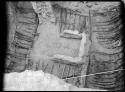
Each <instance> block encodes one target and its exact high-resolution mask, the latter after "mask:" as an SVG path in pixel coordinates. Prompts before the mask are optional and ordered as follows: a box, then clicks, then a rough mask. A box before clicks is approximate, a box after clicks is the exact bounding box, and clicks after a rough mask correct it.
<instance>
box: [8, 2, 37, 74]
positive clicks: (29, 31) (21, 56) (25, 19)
mask: <svg viewBox="0 0 125 92" xmlns="http://www.w3.org/2000/svg"><path fill="white" fill-rule="evenodd" d="M15 9H16V14H15V16H16V18H15V20H16V21H15V25H16V28H15V29H12V30H14V33H13V34H9V35H14V36H13V41H12V42H11V44H10V45H9V48H8V53H7V54H8V55H7V66H6V67H7V68H6V72H12V71H14V72H15V71H16V72H20V71H23V70H25V66H26V60H27V57H28V55H29V52H30V50H31V48H32V46H33V42H34V37H35V33H36V30H37V25H38V21H37V16H36V14H35V12H34V10H33V8H32V6H31V4H30V3H29V2H17V3H16V5H15ZM9 26H11V24H9ZM10 31H11V30H10Z"/></svg>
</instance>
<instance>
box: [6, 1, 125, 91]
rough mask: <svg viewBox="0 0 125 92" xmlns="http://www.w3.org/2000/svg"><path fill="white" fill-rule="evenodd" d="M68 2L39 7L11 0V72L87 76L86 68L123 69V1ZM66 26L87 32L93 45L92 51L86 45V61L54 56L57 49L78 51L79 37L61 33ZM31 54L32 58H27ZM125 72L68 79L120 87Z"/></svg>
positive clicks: (69, 52) (78, 83)
mask: <svg viewBox="0 0 125 92" xmlns="http://www.w3.org/2000/svg"><path fill="white" fill-rule="evenodd" d="M61 3H62V4H61ZM70 4H73V5H71V6H73V7H71V6H70V5H69V4H68V2H67V3H66V4H65V3H63V2H58V4H56V2H55V3H50V2H44V3H43V2H37V5H38V7H36V5H34V3H32V5H31V3H30V2H17V3H14V4H12V3H10V4H9V5H10V6H11V7H10V11H12V12H10V13H9V18H10V19H9V23H8V24H9V27H10V29H9V30H10V31H9V32H10V34H11V35H9V40H10V41H9V50H8V56H7V63H6V64H7V66H6V70H7V72H13V71H16V72H19V71H23V70H25V69H30V70H43V71H44V72H47V73H51V74H53V75H56V76H58V77H59V78H62V79H64V78H66V77H74V76H80V75H86V70H87V74H94V73H98V72H105V71H110V70H116V69H121V68H123V52H122V51H123V46H122V34H121V33H122V32H121V31H123V30H122V28H123V25H122V22H121V21H122V20H121V13H120V3H119V2H113V3H110V2H84V3H78V2H74V3H70ZM77 4H78V5H77ZM37 16H38V17H37ZM38 19H39V21H38ZM13 21H14V22H13ZM38 22H39V25H38ZM67 29H68V30H77V31H78V33H82V32H85V33H86V34H87V35H88V40H89V41H90V42H91V45H90V48H88V49H89V50H88V49H86V48H85V49H86V53H87V55H88V56H87V59H86V60H83V61H85V62H86V63H84V64H72V63H69V64H65V63H64V64H62V63H59V62H58V63H54V62H53V61H52V60H51V59H50V57H52V56H53V55H55V54H63V55H66V56H71V57H77V56H78V53H79V47H80V43H81V39H79V38H77V37H74V36H69V35H65V36H63V37H61V34H62V33H63V31H64V30H67ZM37 33H38V34H39V36H38V37H37ZM74 38H75V39H74ZM34 40H35V41H34ZM87 46H88V45H87ZM87 46H86V47H87ZM30 49H32V50H31V52H30ZM29 53H30V55H29ZM27 57H30V58H31V59H28V60H27ZM60 62H61V61H60ZM88 63H89V65H88ZM86 67H88V68H86ZM122 76H123V74H122V71H119V72H113V73H106V74H99V75H94V76H89V77H84V78H72V79H66V80H65V81H66V82H68V83H71V84H73V85H75V86H78V87H88V88H99V89H108V90H121V89H123V84H124V81H123V77H122Z"/></svg>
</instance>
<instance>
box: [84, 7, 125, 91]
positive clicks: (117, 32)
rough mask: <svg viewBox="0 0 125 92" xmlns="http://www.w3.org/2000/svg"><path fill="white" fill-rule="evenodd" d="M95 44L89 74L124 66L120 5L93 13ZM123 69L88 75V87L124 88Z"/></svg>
mask: <svg viewBox="0 0 125 92" xmlns="http://www.w3.org/2000/svg"><path fill="white" fill-rule="evenodd" d="M91 15H92V17H91V22H92V23H91V24H92V25H91V27H92V33H93V38H94V40H93V46H94V48H95V49H93V51H92V52H91V55H90V65H89V67H88V74H94V73H100V72H106V71H113V70H118V69H122V68H123V52H122V51H123V46H122V34H121V30H122V26H123V25H122V22H121V17H120V6H119V5H118V6H115V7H112V8H110V9H109V10H108V11H104V12H96V11H95V12H94V13H92V14H91ZM123 86H124V81H123V71H117V72H109V73H105V74H97V75H94V76H90V77H87V80H86V87H89V88H101V89H108V90H122V89H123Z"/></svg>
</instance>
